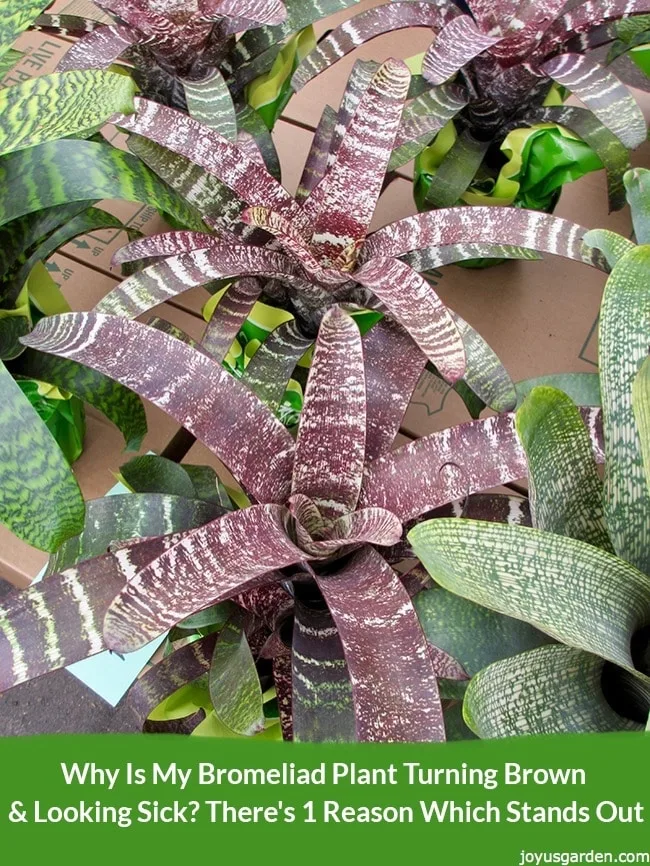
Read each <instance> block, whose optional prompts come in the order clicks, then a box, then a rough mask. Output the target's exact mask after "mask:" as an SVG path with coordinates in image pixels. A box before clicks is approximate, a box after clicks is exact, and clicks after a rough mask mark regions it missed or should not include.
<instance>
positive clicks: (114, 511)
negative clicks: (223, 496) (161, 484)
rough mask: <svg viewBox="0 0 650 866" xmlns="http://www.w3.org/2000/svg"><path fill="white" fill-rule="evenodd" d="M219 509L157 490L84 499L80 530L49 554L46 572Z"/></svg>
mask: <svg viewBox="0 0 650 866" xmlns="http://www.w3.org/2000/svg"><path fill="white" fill-rule="evenodd" d="M192 492H193V491H192ZM221 513H223V512H222V509H220V508H219V507H218V506H215V505H210V504H209V503H207V502H200V501H199V500H197V499H191V498H183V497H181V496H169V495H162V494H159V493H133V494H124V495H121V496H105V497H103V498H102V499H92V500H90V501H89V502H86V520H85V524H84V530H83V532H82V533H81V534H80V535H77V536H75V537H74V538H70V539H68V540H67V541H65V542H64V543H63V544H62V545H61V546H60V547H59V548H58V550H57V551H56V552H55V553H54V554H52V556H50V559H49V562H48V565H47V574H54V573H56V572H59V571H64V570H65V569H66V568H71V567H72V566H74V565H77V563H79V562H82V561H83V560H87V559H91V558H92V557H94V556H101V555H102V554H104V553H106V551H107V550H108V548H109V547H110V545H111V544H112V543H113V542H116V541H127V540H128V539H130V538H151V537H156V536H159V535H169V534H170V533H172V532H185V531H186V530H188V529H195V528H196V527H198V526H202V525H203V524H204V523H208V521H210V520H214V519H215V518H216V517H218V516H219V515H220V514H221Z"/></svg>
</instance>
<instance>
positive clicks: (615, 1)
mask: <svg viewBox="0 0 650 866" xmlns="http://www.w3.org/2000/svg"><path fill="white" fill-rule="evenodd" d="M644 12H650V2H648V0H588V2H586V3H582V4H580V5H579V6H576V7H575V8H574V9H571V11H569V12H566V13H565V14H564V15H562V16H561V17H560V18H558V19H557V21H555V23H554V24H553V25H552V26H551V27H549V29H548V30H547V33H546V36H545V38H544V40H543V41H542V44H541V46H540V49H539V54H540V56H547V57H548V55H549V53H550V52H551V51H553V49H557V47H558V46H559V45H562V44H564V43H566V42H567V41H568V40H570V39H572V38H573V37H574V36H577V35H579V34H581V33H588V32H589V31H590V30H593V29H595V28H596V27H600V25H601V24H605V23H607V22H608V21H614V20H616V19H618V18H624V17H625V16H627V15H642V14H643V13H644Z"/></svg>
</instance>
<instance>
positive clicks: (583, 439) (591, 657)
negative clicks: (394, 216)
mask: <svg viewBox="0 0 650 866" xmlns="http://www.w3.org/2000/svg"><path fill="white" fill-rule="evenodd" d="M649 179H650V172H647V171H642V170H637V171H636V172H633V173H629V174H628V175H626V178H625V182H626V185H627V188H628V197H629V199H630V203H631V204H632V206H633V212H634V215H635V228H636V234H637V239H638V240H639V243H640V245H639V246H635V245H634V244H633V243H631V242H630V241H628V240H627V239H625V238H622V237H620V236H618V235H614V234H612V233H611V232H602V231H594V232H591V233H590V234H588V235H587V238H586V240H587V241H588V242H590V243H593V244H594V245H595V246H598V247H600V248H601V249H602V250H603V252H604V253H605V254H606V256H607V258H608V261H609V263H610V265H611V267H612V268H613V270H612V273H611V275H610V277H609V279H608V281H607V285H606V288H605V293H604V296H603V303H602V308H601V316H600V325H599V371H600V385H601V394H602V410H603V426H604V456H605V480H604V485H603V482H602V481H601V480H600V477H599V474H598V472H597V469H596V464H595V462H594V459H593V454H592V448H591V446H590V442H589V437H588V435H587V433H586V431H585V427H584V424H583V422H582V419H581V418H580V415H579V413H578V411H577V409H576V407H575V405H574V404H573V403H572V401H571V400H570V399H569V398H568V397H567V396H566V394H564V393H563V392H562V391H559V390H557V389H554V388H549V387H538V388H534V389H533V390H532V392H531V393H530V394H529V396H528V397H527V399H526V400H525V402H524V403H523V405H522V406H521V408H520V409H519V410H518V412H517V418H516V426H517V431H518V434H519V438H520V440H521V442H522V445H523V447H524V449H525V451H526V456H527V460H528V467H529V477H530V491H531V497H530V504H531V512H532V524H533V527H534V528H528V529H527V528H523V527H521V526H519V527H515V526H510V527H506V526H498V525H496V524H486V523H482V522H477V521H472V520H459V521H450V520H437V521H431V522H428V523H422V524H420V525H419V526H417V527H415V528H414V529H413V530H412V531H411V532H410V535H409V538H410V540H411V543H412V545H413V548H414V550H415V552H416V553H417V555H418V556H419V557H420V559H421V560H422V562H423V563H424V564H425V565H426V567H427V569H428V571H429V573H430V574H431V576H432V577H433V579H434V580H435V582H436V585H437V586H436V589H434V590H428V591H425V592H423V593H421V594H420V595H419V596H418V597H417V598H416V606H417V608H418V611H419V612H420V616H421V620H422V622H423V625H424V628H425V631H426V632H427V636H428V638H429V640H431V641H433V642H436V639H437V637H439V636H440V635H441V636H442V641H439V643H440V645H441V647H442V648H443V649H446V650H447V651H448V652H450V653H451V654H452V655H454V657H455V658H456V660H457V661H458V662H459V663H460V664H461V665H466V671H467V673H468V674H469V675H474V674H475V676H473V678H472V680H471V682H470V683H469V686H468V688H467V691H466V694H465V700H464V715H465V720H466V722H467V724H468V725H469V726H470V727H471V728H472V730H473V731H474V732H475V733H476V734H478V735H479V736H481V737H503V736H512V735H520V734H529V733H531V734H532V733H550V732H566V731H609V730H636V731H640V730H644V729H646V726H648V727H647V729H648V730H650V720H649V713H650V543H649V542H650V538H649V533H650V488H649V486H648V479H649V476H648V469H650V462H649V458H650V452H649V450H648V447H649V443H650V440H649V433H650V429H649V426H648V419H649V418H650V410H649V407H650V391H649V389H648V381H649V379H648V370H649V369H650V366H649V363H648V359H647V353H648V338H647V323H648V319H649V317H650V291H649V290H648V285H649V283H648V277H649V275H650V247H648V246H647V245H645V242H646V241H647V240H648V238H649V237H650V234H649V232H648V220H647V214H648V202H649V201H650V199H649V198H648V190H649V187H648V182H649ZM443 587H444V589H442V588H443ZM446 591H451V592H452V593H454V594H456V595H459V596H461V599H459V600H458V601H457V602H456V605H457V607H459V608H460V611H461V613H460V615H461V616H462V615H463V614H464V616H466V617H467V618H468V619H469V618H470V617H472V618H473V619H474V620H475V621H476V620H478V621H479V622H483V623H485V622H486V621H489V619H490V617H492V616H493V615H494V614H493V613H492V612H493V611H497V612H498V613H499V614H501V615H506V616H509V617H512V618H513V620H512V622H513V623H515V622H516V623H518V625H521V623H528V624H529V625H531V626H534V627H536V628H537V629H540V630H542V631H543V632H545V633H546V634H547V635H549V637H550V638H552V639H554V640H555V641H557V643H556V642H553V643H552V644H549V645H547V646H540V647H537V648H535V649H530V650H528V651H526V652H522V650H524V649H527V648H525V647H523V646H516V645H513V648H512V652H511V654H510V655H509V657H506V658H500V659H498V660H497V659H495V658H494V657H490V647H488V651H487V652H485V648H484V647H482V646H481V642H480V640H479V641H477V640H476V635H477V632H476V631H475V630H472V632H471V641H470V640H469V639H468V638H469V633H468V632H467V631H466V632H465V633H464V634H463V633H461V630H460V628H459V622H455V623H454V622H452V623H451V624H450V621H449V618H447V619H445V612H444V611H441V610H440V608H439V606H437V604H436V601H437V599H438V598H443V599H444V598H445V593H446ZM429 623H430V626H429ZM514 627H515V628H516V627H517V626H516V625H515V626H514ZM482 631H483V635H485V636H487V629H486V628H485V626H484V627H483V630H482ZM477 642H478V644H479V647H480V648H481V651H482V652H481V653H477V650H476V646H477ZM470 644H471V645H470ZM477 655H480V658H479V659H478V660H477ZM467 662H469V666H467Z"/></svg>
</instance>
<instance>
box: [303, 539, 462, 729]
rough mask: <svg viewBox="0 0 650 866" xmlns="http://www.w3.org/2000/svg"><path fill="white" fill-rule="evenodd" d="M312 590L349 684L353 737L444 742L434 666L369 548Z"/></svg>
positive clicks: (402, 594)
mask: <svg viewBox="0 0 650 866" xmlns="http://www.w3.org/2000/svg"><path fill="white" fill-rule="evenodd" d="M317 583H318V587H319V589H320V591H321V592H322V593H323V596H324V598H325V601H326V602H327V606H328V608H329V610H330V613H331V614H332V617H333V619H334V622H335V623H336V627H337V629H338V632H339V636H340V638H341V643H342V644H343V649H344V652H345V658H346V661H347V664H348V670H349V673H350V680H351V682H352V697H353V702H354V708H355V717H356V738H357V739H358V740H359V741H361V742H373V741H374V742H376V741H382V742H426V741H431V740H434V741H440V740H444V738H445V726H444V720H443V713H442V707H441V703H440V694H439V691H438V684H437V680H436V675H435V670H434V667H433V663H432V659H431V656H430V654H429V650H428V647H427V644H426V640H425V637H424V634H423V632H422V628H421V626H420V623H419V622H418V619H417V616H416V614H415V610H414V609H413V606H412V604H411V602H410V600H409V597H408V593H407V592H406V590H405V589H404V586H403V584H402V582H401V581H400V579H399V577H398V576H397V574H396V572H394V571H393V569H392V568H391V567H390V566H389V565H387V563H386V562H385V560H384V559H383V558H382V557H381V556H380V555H379V554H378V553H377V551H376V550H374V549H373V548H372V547H370V546H367V547H364V548H363V549H362V550H361V551H359V552H358V553H356V554H354V556H353V557H352V559H351V560H349V562H348V563H346V564H345V565H344V566H343V567H341V568H339V569H337V570H335V571H334V572H333V573H331V574H328V575H326V576H322V577H318V576H317Z"/></svg>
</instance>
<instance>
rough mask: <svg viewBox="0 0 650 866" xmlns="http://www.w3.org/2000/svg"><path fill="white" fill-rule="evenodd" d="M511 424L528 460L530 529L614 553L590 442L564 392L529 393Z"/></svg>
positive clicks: (540, 388)
mask: <svg viewBox="0 0 650 866" xmlns="http://www.w3.org/2000/svg"><path fill="white" fill-rule="evenodd" d="M515 424H516V427H517V433H518V435H519V439H520V440H521V444H522V445H523V446H524V450H525V452H526V457H527V458H528V476H529V479H530V505H531V513H532V517H533V526H536V527H537V528H538V529H544V530H545V531H546V532H555V533H557V534H558V535H566V536H569V537H570V538H577V539H578V540H579V541H585V542H587V543H588V544H593V545H595V546H596V547H600V548H602V549H603V550H607V551H609V552H610V553H613V552H614V549H613V547H612V543H611V541H610V540H609V536H608V534H607V529H606V527H605V521H604V515H603V485H602V482H601V480H600V476H599V475H598V469H597V467H596V461H595V460H594V456H593V450H592V447H591V439H590V438H589V433H588V432H587V428H586V427H585V424H584V422H583V420H582V416H581V415H580V412H579V411H578V409H577V407H576V405H575V403H573V402H572V401H571V398H570V397H567V395H566V394H565V393H564V392H563V391H559V390H558V389H557V388H550V387H548V386H546V385H543V386H538V387H537V388H533V390H532V391H531V392H530V394H529V395H528V397H526V399H525V400H524V403H523V405H522V406H521V407H520V408H519V409H518V411H517V414H516V417H515Z"/></svg>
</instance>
